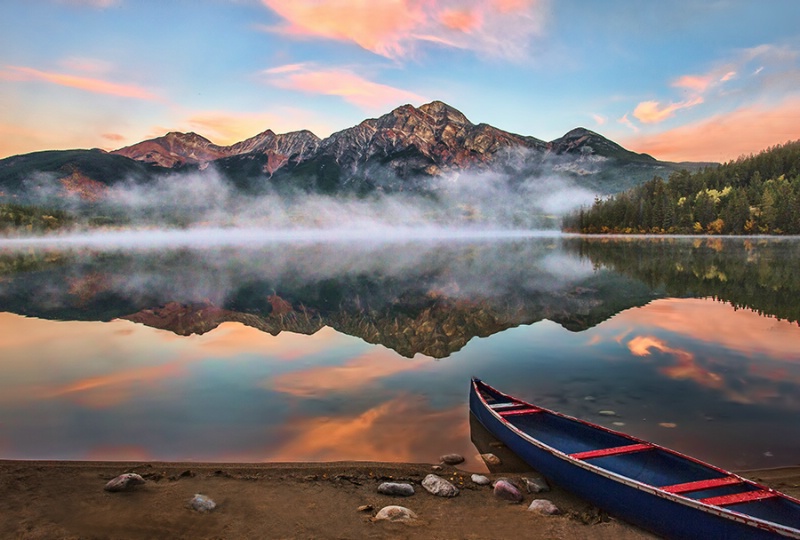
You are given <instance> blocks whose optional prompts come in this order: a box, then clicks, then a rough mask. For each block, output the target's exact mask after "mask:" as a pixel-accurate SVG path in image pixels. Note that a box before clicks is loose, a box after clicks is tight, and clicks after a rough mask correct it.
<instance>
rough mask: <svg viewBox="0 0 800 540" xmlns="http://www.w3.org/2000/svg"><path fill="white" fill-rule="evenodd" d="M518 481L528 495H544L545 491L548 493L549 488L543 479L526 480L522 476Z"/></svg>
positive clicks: (526, 478)
mask: <svg viewBox="0 0 800 540" xmlns="http://www.w3.org/2000/svg"><path fill="white" fill-rule="evenodd" d="M520 480H521V481H522V485H523V486H525V489H526V490H527V491H528V493H544V492H545V491H550V486H549V485H548V484H547V480H545V479H544V478H528V477H525V476H523V477H522V478H520Z"/></svg>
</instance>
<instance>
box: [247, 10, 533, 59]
mask: <svg viewBox="0 0 800 540" xmlns="http://www.w3.org/2000/svg"><path fill="white" fill-rule="evenodd" d="M262 3H263V4H264V5H265V6H267V7H268V8H270V9H271V10H272V11H274V12H275V13H277V14H278V15H279V16H280V17H282V18H283V19H284V21H285V22H284V23H283V24H282V25H280V26H278V27H273V28H269V29H268V30H270V31H275V32H281V33H283V34H285V35H288V36H292V37H307V38H308V37H313V38H324V39H335V40H339V41H350V42H353V43H355V44H357V45H359V46H360V47H362V48H364V49H366V50H368V51H371V52H374V53H375V54H379V55H381V56H385V57H388V58H403V57H408V56H411V55H413V53H414V50H415V46H416V44H417V43H419V42H433V43H438V44H440V45H444V46H449V47H457V48H461V49H469V50H474V51H478V52H481V53H483V54H487V55H490V56H503V57H510V58H520V57H522V56H523V55H524V53H525V51H526V49H527V46H528V43H529V42H530V40H531V38H532V37H535V36H537V35H539V34H541V33H542V32H543V29H544V22H545V19H546V14H547V13H546V9H545V2H544V1H543V0H493V1H491V2H482V1H479V0H465V1H460V2H456V1H454V0H383V1H381V2H365V1H364V0H329V1H326V2H319V1H317V0H294V1H292V2H285V1H282V0H262Z"/></svg>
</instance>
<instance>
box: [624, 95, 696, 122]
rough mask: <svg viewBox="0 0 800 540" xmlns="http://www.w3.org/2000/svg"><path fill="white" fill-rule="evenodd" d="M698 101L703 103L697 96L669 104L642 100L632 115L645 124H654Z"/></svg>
mask: <svg viewBox="0 0 800 540" xmlns="http://www.w3.org/2000/svg"><path fill="white" fill-rule="evenodd" d="M700 103H703V98H702V97H699V96H698V97H695V98H692V99H689V100H686V101H680V102H678V103H670V104H669V105H661V103H659V102H658V101H643V102H641V103H639V104H638V105H637V106H636V108H635V109H634V110H633V116H635V117H636V119H637V120H639V121H640V122H643V123H645V124H656V123H658V122H663V121H664V120H666V119H667V118H671V117H672V116H673V115H674V114H675V111H679V110H681V109H688V108H690V107H694V106H695V105H699V104H700Z"/></svg>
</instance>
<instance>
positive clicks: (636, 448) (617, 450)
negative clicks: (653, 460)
mask: <svg viewBox="0 0 800 540" xmlns="http://www.w3.org/2000/svg"><path fill="white" fill-rule="evenodd" d="M651 448H653V445H651V444H647V443H639V444H628V445H625V446H615V447H613V448H601V449H600V450H589V451H587V452H577V453H575V454H570V457H573V458H575V459H592V458H600V457H606V456H617V455H620V454H630V453H631V452H641V451H642V450H650V449H651Z"/></svg>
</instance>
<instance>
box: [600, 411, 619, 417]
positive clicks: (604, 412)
mask: <svg viewBox="0 0 800 540" xmlns="http://www.w3.org/2000/svg"><path fill="white" fill-rule="evenodd" d="M597 414H600V415H602V416H617V413H615V412H614V411H597Z"/></svg>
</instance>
